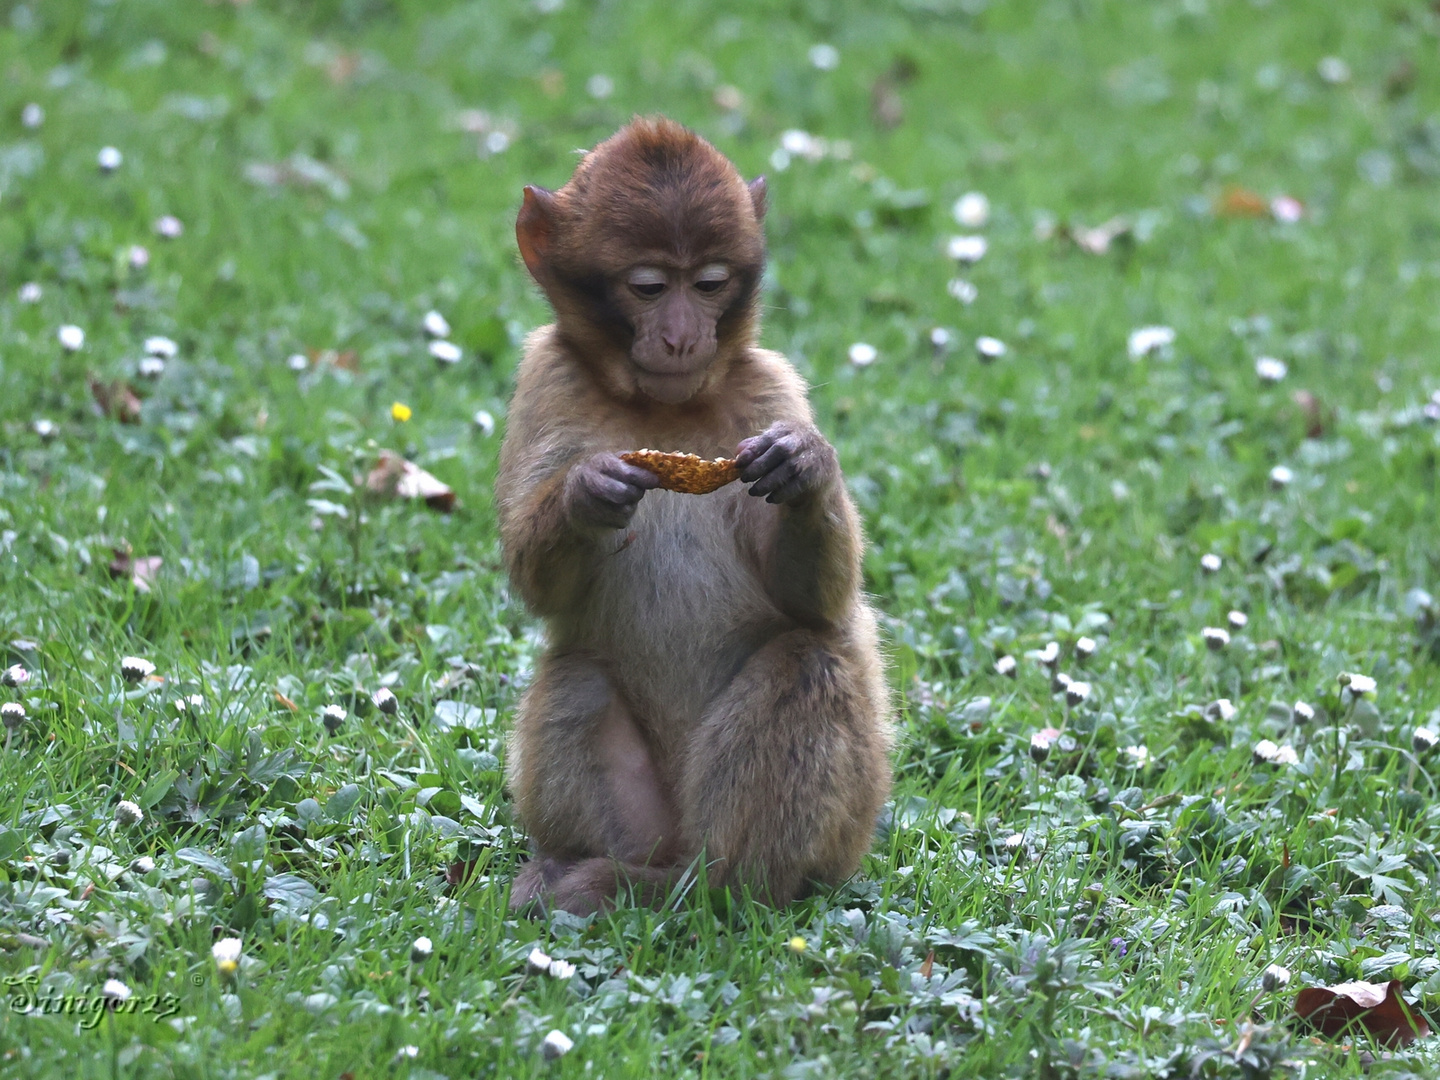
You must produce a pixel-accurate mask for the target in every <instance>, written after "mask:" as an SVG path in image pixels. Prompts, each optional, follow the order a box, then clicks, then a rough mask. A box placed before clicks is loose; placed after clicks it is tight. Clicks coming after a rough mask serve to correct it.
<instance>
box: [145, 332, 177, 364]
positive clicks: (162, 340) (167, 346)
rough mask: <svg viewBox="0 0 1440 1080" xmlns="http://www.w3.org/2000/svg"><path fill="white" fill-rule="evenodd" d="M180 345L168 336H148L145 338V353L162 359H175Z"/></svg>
mask: <svg viewBox="0 0 1440 1080" xmlns="http://www.w3.org/2000/svg"><path fill="white" fill-rule="evenodd" d="M179 352H180V346H178V345H176V344H175V342H174V341H172V340H170V338H168V337H160V336H158V335H157V336H156V337H147V338H146V339H145V355H146V356H158V357H160V359H162V360H174V359H175V356H176V354H177V353H179Z"/></svg>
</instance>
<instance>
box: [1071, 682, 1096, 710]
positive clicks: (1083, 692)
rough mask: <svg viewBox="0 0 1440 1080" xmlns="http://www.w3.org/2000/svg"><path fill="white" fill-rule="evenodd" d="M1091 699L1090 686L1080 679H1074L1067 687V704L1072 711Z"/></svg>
mask: <svg viewBox="0 0 1440 1080" xmlns="http://www.w3.org/2000/svg"><path fill="white" fill-rule="evenodd" d="M1089 697H1090V684H1089V683H1088V682H1081V681H1080V680H1079V679H1072V680H1071V681H1070V682H1069V683H1068V684H1066V686H1065V703H1066V704H1067V705H1069V706H1070V707H1071V708H1072V709H1073V708H1076V707H1077V706H1079V705H1082V704H1084V702H1085V701H1086V699H1087V698H1089Z"/></svg>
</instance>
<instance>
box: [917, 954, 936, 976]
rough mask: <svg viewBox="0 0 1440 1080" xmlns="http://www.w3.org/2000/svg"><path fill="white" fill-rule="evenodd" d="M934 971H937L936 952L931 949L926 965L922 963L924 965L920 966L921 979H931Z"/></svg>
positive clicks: (926, 957) (926, 958) (927, 955)
mask: <svg viewBox="0 0 1440 1080" xmlns="http://www.w3.org/2000/svg"><path fill="white" fill-rule="evenodd" d="M934 969H935V950H934V949H931V950H930V952H929V953H927V954H926V956H925V961H924V963H922V964H921V965H920V977H921V978H922V979H928V978H930V972H931V971H933V970H934Z"/></svg>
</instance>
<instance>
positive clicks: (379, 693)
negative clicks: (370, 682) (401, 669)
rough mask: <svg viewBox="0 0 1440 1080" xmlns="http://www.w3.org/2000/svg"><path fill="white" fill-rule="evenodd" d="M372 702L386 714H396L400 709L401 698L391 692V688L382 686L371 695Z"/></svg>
mask: <svg viewBox="0 0 1440 1080" xmlns="http://www.w3.org/2000/svg"><path fill="white" fill-rule="evenodd" d="M370 703H371V704H372V705H374V706H375V708H377V709H379V710H380V711H381V712H382V713H384V714H385V715H386V716H394V715H395V713H396V712H398V711H399V709H400V699H399V698H397V697H396V696H395V695H394V694H393V693H391V691H390V688H389V687H386V686H382V687H381V688H380V689H379V690H376V691H375V693H373V694H372V695H370Z"/></svg>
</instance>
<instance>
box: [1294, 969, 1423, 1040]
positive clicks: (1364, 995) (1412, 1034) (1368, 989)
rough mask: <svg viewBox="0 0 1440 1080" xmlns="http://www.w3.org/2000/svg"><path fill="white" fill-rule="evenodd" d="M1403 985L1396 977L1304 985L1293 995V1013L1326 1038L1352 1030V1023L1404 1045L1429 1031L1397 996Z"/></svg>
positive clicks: (1377, 1035) (1418, 1015)
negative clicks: (1377, 980)
mask: <svg viewBox="0 0 1440 1080" xmlns="http://www.w3.org/2000/svg"><path fill="white" fill-rule="evenodd" d="M1404 986H1405V984H1404V983H1402V982H1401V981H1400V980H1399V979H1391V980H1390V981H1389V982H1388V983H1384V984H1381V983H1368V982H1348V983H1338V984H1336V985H1335V986H1307V987H1306V988H1305V989H1304V990H1301V991H1300V993H1298V994H1296V995H1295V1015H1296V1016H1297V1017H1298V1018H1299V1019H1300V1020H1302V1021H1304V1022H1305V1023H1307V1024H1310V1025H1311V1026H1312V1027H1314V1028H1316V1029H1317V1030H1318V1031H1319V1032H1320V1034H1322V1035H1325V1036H1327V1037H1329V1038H1334V1037H1336V1036H1340V1035H1344V1034H1347V1033H1351V1034H1353V1032H1354V1028H1352V1026H1351V1025H1355V1026H1356V1027H1358V1028H1359V1029H1361V1030H1363V1031H1366V1032H1368V1033H1369V1034H1370V1035H1371V1036H1372V1037H1373V1038H1374V1039H1375V1041H1376V1042H1380V1043H1384V1044H1385V1045H1387V1046H1404V1045H1405V1044H1406V1043H1409V1042H1411V1041H1412V1040H1414V1039H1423V1038H1425V1037H1426V1036H1427V1035H1429V1034H1430V1025H1429V1024H1427V1023H1426V1022H1425V1018H1424V1017H1423V1016H1421V1015H1420V1014H1419V1013H1417V1012H1414V1011H1413V1010H1411V1008H1410V1006H1409V1005H1408V1004H1406V1002H1405V999H1404V998H1403V997H1401V996H1400V991H1401V990H1403V989H1404Z"/></svg>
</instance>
